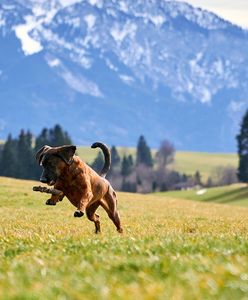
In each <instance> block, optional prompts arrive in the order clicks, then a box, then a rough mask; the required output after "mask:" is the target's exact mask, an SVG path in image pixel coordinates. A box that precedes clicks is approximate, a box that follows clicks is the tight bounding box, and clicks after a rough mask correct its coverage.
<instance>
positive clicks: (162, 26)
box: [0, 0, 248, 151]
mask: <svg viewBox="0 0 248 300" xmlns="http://www.w3.org/2000/svg"><path fill="white" fill-rule="evenodd" d="M247 82H248V32H247V31H245V30H243V29H241V28H239V27H237V26H235V25H233V24H231V23H229V22H227V21H225V20H223V19H221V18H219V17H218V16H216V15H214V14H212V13H210V12H208V11H204V10H201V9H199V8H194V7H192V6H190V5H188V4H187V3H184V2H176V1H165V0H164V1H163V0H160V1H157V0H143V1H141V0H137V1H132V0H122V1H115V0H108V1H107V0H81V1H80V0H78V1H76V0H52V1H50V0H47V1H45V0H43V1H42V0H40V1H37V0H29V1H27V0H25V1H23V0H19V1H18V0H2V1H1V2H0V101H1V110H0V139H1V138H5V137H6V135H7V133H8V132H13V133H14V134H17V133H18V131H19V130H20V128H30V129H31V130H32V131H33V132H34V133H37V132H38V131H40V129H41V128H42V127H44V126H48V127H50V126H53V125H54V124H55V123H60V124H61V125H62V126H63V127H64V128H66V129H67V130H68V131H69V132H70V134H71V136H72V138H73V140H74V142H75V143H77V144H90V143H91V142H93V141H95V140H102V141H105V142H106V143H108V144H116V145H135V143H136V141H137V138H138V136H139V135H140V134H144V135H145V137H146V138H147V140H148V142H149V144H150V145H151V146H158V144H159V142H160V141H161V140H162V139H165V138H167V139H169V140H171V141H172V142H174V144H175V146H176V148H177V149H185V150H198V151H235V150H236V142H235V135H236V134H237V132H238V128H239V122H240V120H241V117H242V115H243V114H244V112H245V110H246V108H247V104H248V84H247Z"/></svg>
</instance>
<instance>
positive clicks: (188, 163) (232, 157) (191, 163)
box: [78, 147, 238, 181]
mask: <svg viewBox="0 0 248 300" xmlns="http://www.w3.org/2000/svg"><path fill="white" fill-rule="evenodd" d="M117 149H118V152H119V153H120V155H124V154H132V155H133V156H135V148H121V147H118V148H117ZM152 152H153V154H155V150H153V151H152ZM97 153H98V150H97V149H91V148H90V147H78V154H79V156H80V157H81V158H82V159H83V160H84V161H86V162H88V163H92V162H93V160H94V159H95V157H96V155H97ZM219 166H232V167H235V168H236V167H237V166H238V156H237V155H236V154H232V153H229V154H227V153H204V152H183V151H177V152H176V156H175V162H174V163H173V164H172V166H171V168H173V169H175V170H176V171H179V172H181V173H185V174H188V175H193V174H194V173H195V172H196V171H200V173H201V175H202V179H203V181H206V180H207V178H208V177H209V176H211V175H213V172H214V170H215V169H216V168H217V167H219Z"/></svg>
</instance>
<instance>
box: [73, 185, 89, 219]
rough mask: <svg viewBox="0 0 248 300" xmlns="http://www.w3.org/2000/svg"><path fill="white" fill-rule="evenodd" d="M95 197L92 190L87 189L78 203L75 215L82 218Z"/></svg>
mask: <svg viewBox="0 0 248 300" xmlns="http://www.w3.org/2000/svg"><path fill="white" fill-rule="evenodd" d="M92 198H93V194H92V192H91V191H87V192H86V193H84V195H83V196H82V197H81V198H80V200H79V201H78V205H77V210H76V211H75V212H74V217H76V218H80V217H82V216H83V215H84V214H85V210H86V207H87V205H88V204H89V202H90V201H91V199H92Z"/></svg>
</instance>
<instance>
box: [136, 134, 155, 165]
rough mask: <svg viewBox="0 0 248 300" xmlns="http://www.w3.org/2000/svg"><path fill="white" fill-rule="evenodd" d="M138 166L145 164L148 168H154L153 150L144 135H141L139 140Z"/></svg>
mask: <svg viewBox="0 0 248 300" xmlns="http://www.w3.org/2000/svg"><path fill="white" fill-rule="evenodd" d="M136 164H137V165H140V164H143V165H145V166H148V167H152V166H153V160H152V154H151V150H150V148H149V146H148V145H147V143H146V140H145V138H144V136H143V135H141V136H140V138H139V140H138V145H137V158H136Z"/></svg>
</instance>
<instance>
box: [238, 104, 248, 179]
mask: <svg viewBox="0 0 248 300" xmlns="http://www.w3.org/2000/svg"><path fill="white" fill-rule="evenodd" d="M237 142H238V156H239V166H238V173H237V175H238V179H239V180H240V181H241V182H248V110H247V111H246V113H245V115H244V117H243V120H242V123H241V127H240V133H239V134H238V135H237Z"/></svg>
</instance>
